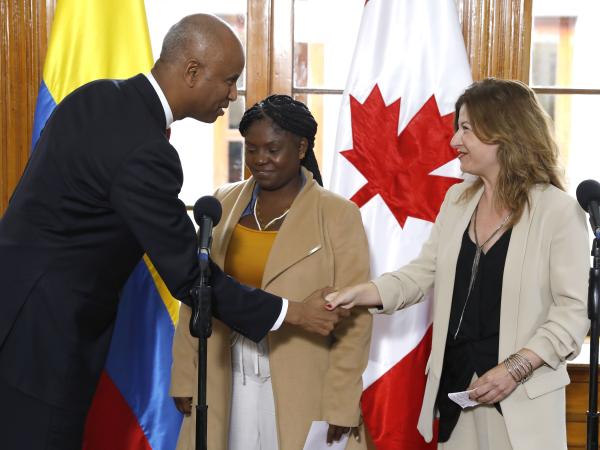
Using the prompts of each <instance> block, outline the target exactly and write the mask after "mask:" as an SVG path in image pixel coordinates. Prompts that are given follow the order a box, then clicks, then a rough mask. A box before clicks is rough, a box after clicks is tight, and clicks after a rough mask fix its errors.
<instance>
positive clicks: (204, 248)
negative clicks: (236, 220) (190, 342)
mask: <svg viewBox="0 0 600 450" xmlns="http://www.w3.org/2000/svg"><path fill="white" fill-rule="evenodd" d="M221 212H222V211H221V204H220V203H219V200H217V199H216V198H214V197H212V196H210V195H207V196H205V197H200V198H199V199H198V201H196V204H195V205H194V220H195V221H196V223H197V224H198V227H199V228H198V247H199V248H200V251H199V254H198V256H199V260H200V261H199V262H200V278H199V280H198V284H197V285H196V286H194V287H193V288H192V289H191V291H190V295H191V297H192V317H191V318H190V334H191V335H192V336H194V337H197V338H203V339H204V344H206V338H207V337H209V336H210V335H211V333H212V323H211V305H210V302H211V286H210V282H209V278H210V270H209V267H208V257H209V254H210V242H211V241H212V229H213V226H215V225H216V224H218V223H219V220H221ZM201 353H202V352H201Z"/></svg>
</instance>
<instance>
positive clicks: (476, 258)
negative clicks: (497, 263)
mask: <svg viewBox="0 0 600 450" xmlns="http://www.w3.org/2000/svg"><path fill="white" fill-rule="evenodd" d="M478 207H479V205H477V206H475V212H474V213H473V214H475V215H474V217H473V234H474V235H475V256H473V265H472V266H471V279H470V280H469V290H468V291H467V298H466V299H465V304H464V305H463V308H462V311H461V313H460V319H458V326H457V327H456V331H455V332H454V340H456V336H458V332H459V331H460V326H461V325H462V321H463V317H464V315H465V310H466V309H467V303H468V302H469V298H470V297H471V290H472V289H473V284H475V278H477V270H478V269H479V259H480V258H481V252H482V251H483V247H485V244H487V243H488V242H490V241H491V240H492V238H493V237H494V236H496V235H497V234H498V233H499V232H500V230H501V229H502V228H504V225H506V223H507V222H508V219H510V217H511V216H512V213H510V214H509V215H508V216H506V217H505V218H504V220H503V221H502V223H501V224H500V225H498V227H497V228H496V229H495V230H494V232H493V233H492V234H491V235H490V237H489V238H487V239H486V240H485V242H484V243H483V244H481V245H479V239H477V208H478Z"/></svg>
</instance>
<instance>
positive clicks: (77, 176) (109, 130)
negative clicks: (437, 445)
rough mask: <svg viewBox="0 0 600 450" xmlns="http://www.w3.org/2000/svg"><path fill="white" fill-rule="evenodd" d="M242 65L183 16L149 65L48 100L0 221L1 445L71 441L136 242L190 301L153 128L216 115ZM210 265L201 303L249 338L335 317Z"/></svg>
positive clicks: (175, 175)
mask: <svg viewBox="0 0 600 450" xmlns="http://www.w3.org/2000/svg"><path fill="white" fill-rule="evenodd" d="M243 67H244V52H243V49H242V46H241V44H240V42H239V40H238V39H237V37H236V36H235V34H234V33H233V32H232V30H231V29H230V28H229V27H228V26H227V25H226V24H225V23H224V22H222V21H221V20H220V19H217V18H216V17H214V16H209V15H195V16H189V17H186V18H184V19H183V20H182V21H181V22H179V23H178V24H176V25H175V26H174V27H173V28H172V29H171V30H170V31H169V33H168V34H167V36H166V38H165V42H164V44H163V49H162V52H161V56H160V58H159V59H158V61H157V62H156V64H155V66H154V68H153V69H152V72H151V74H148V75H142V74H140V75H137V76H136V77H133V78H131V79H128V80H101V81H96V82H92V83H89V84H87V85H85V86H83V87H81V88H80V89H78V90H77V91H75V92H74V93H72V94H71V95H69V96H68V97H67V98H65V99H64V101H63V102H61V104H59V105H58V106H57V107H56V109H55V110H54V113H53V114H52V116H51V117H50V119H49V120H48V122H47V124H46V127H45V129H44V131H43V132H42V134H41V137H40V139H39V141H38V144H37V146H36V149H35V151H34V152H33V154H32V157H31V159H30V161H29V163H28V166H27V168H26V170H25V172H24V174H23V176H22V178H21V180H20V182H19V185H18V186H17V188H16V189H15V192H14V194H13V197H12V199H11V201H10V204H9V206H8V209H7V210H6V213H5V215H4V217H3V218H2V220H1V221H0V289H1V294H0V399H1V401H0V442H1V445H0V447H1V448H3V449H5V450H13V449H27V450H36V449H60V450H65V449H76V448H80V447H81V436H82V432H83V425H84V421H85V415H86V412H87V410H88V408H89V406H90V402H91V399H92V396H93V393H94V390H95V387H96V384H97V382H98V378H99V375H100V372H101V370H102V367H103V365H104V362H105V357H106V353H107V351H108V347H109V343H110V339H111V335H112V331H113V325H114V320H115V315H116V311H117V304H118V292H119V290H120V288H121V287H122V286H123V284H124V282H125V281H126V279H127V277H128V276H129V274H130V272H131V271H132V269H133V267H134V266H135V265H136V263H137V262H138V261H139V260H140V258H141V256H142V254H143V253H144V252H146V253H147V254H148V255H149V257H150V259H151V260H152V262H153V263H154V265H155V266H156V268H157V269H158V271H159V273H160V274H161V276H162V278H163V280H164V281H165V283H166V285H167V286H168V288H169V290H170V291H171V293H172V294H173V296H175V297H176V298H178V299H180V300H182V301H184V302H189V291H190V288H191V287H192V286H193V285H194V283H195V282H196V280H197V278H198V276H199V267H198V259H197V247H196V238H195V232H194V227H193V224H192V223H191V221H190V219H189V218H188V216H187V213H186V210H185V206H184V205H183V203H182V202H181V201H180V200H178V193H179V191H180V189H181V185H182V182H183V174H182V169H181V164H180V161H179V157H178V155H177V152H176V151H175V149H174V148H173V147H172V146H171V145H170V144H169V142H168V140H167V138H166V136H165V130H166V128H168V127H169V126H170V124H171V122H172V121H173V120H178V119H182V118H185V117H193V118H195V119H197V120H200V121H203V122H214V121H215V120H216V119H217V117H218V116H220V115H222V114H223V110H224V109H225V108H227V106H228V105H229V102H231V101H233V100H235V98H236V97H237V91H236V81H237V79H238V77H239V76H240V74H241V72H242V69H243ZM213 275H214V276H213V279H212V282H213V285H214V289H213V290H214V292H215V293H216V297H217V298H216V299H215V300H214V301H213V312H214V313H215V315H216V316H217V317H219V318H220V319H221V320H223V321H224V322H226V323H227V324H228V325H230V326H231V327H232V328H233V329H236V330H238V331H239V332H240V333H242V334H245V335H247V336H249V337H251V338H252V339H255V340H259V339H261V338H262V337H264V335H265V334H266V333H267V332H268V331H269V330H272V329H276V328H277V327H278V326H279V325H280V324H281V321H282V320H285V321H286V322H289V323H291V324H295V325H299V326H302V327H304V328H306V329H308V330H310V331H313V332H318V333H321V334H327V333H328V332H329V331H331V329H332V328H333V326H334V325H335V323H336V322H337V320H338V319H339V316H337V315H334V314H333V313H330V312H328V311H326V310H325V309H324V308H323V301H322V299H321V298H320V297H321V295H320V293H315V294H313V295H312V296H311V297H310V298H309V299H308V300H307V301H306V302H304V303H296V302H290V303H289V305H288V303H287V300H282V299H281V298H279V297H276V296H273V295H270V294H267V293H265V292H263V291H260V290H250V289H248V288H244V287H243V286H240V285H239V284H237V282H235V281H234V280H232V279H230V278H229V277H227V276H225V275H224V274H223V273H222V272H218V271H216V272H215V273H214V274H213ZM248 297H251V298H250V299H249V298H248ZM249 300H250V301H249Z"/></svg>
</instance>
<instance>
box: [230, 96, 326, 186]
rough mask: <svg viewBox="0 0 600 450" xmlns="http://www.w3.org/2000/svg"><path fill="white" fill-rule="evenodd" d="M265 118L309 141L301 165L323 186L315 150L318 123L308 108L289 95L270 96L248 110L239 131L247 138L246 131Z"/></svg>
mask: <svg viewBox="0 0 600 450" xmlns="http://www.w3.org/2000/svg"><path fill="white" fill-rule="evenodd" d="M265 117H268V118H269V119H271V120H272V121H273V122H274V123H275V124H276V125H277V126H278V127H280V128H281V129H283V130H285V131H289V132H290V133H292V134H294V135H296V136H299V137H301V138H305V139H306V140H307V141H308V148H307V149H306V155H305V156H304V159H302V161H301V162H300V164H302V165H303V166H304V167H306V168H307V169H308V170H310V171H311V172H312V174H313V178H314V179H315V181H316V182H317V183H319V184H320V185H321V186H323V180H322V178H321V172H320V171H319V165H318V163H317V158H316V157H315V152H314V149H313V148H314V146H315V135H316V134H317V121H316V120H315V118H314V117H313V115H312V113H311V112H310V110H309V109H308V107H307V106H306V105H305V104H304V103H302V102H300V101H298V100H294V99H293V98H292V97H290V96H289V95H280V94H274V95H270V96H269V97H267V98H265V99H264V100H262V101H260V102H258V103H255V104H254V106H252V107H251V108H250V109H248V110H246V112H245V113H244V115H243V116H242V120H241V121H240V126H239V130H240V133H241V135H242V136H246V131H248V128H250V125H252V124H253V123H254V122H256V121H257V120H261V119H264V118H265Z"/></svg>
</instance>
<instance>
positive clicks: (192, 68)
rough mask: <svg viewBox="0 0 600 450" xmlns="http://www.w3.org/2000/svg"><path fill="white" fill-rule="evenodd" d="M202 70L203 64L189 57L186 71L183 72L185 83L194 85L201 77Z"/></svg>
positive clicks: (190, 85) (189, 85)
mask: <svg viewBox="0 0 600 450" xmlns="http://www.w3.org/2000/svg"><path fill="white" fill-rule="evenodd" d="M202 70H203V66H202V64H200V62H199V61H198V60H196V59H188V60H187V61H186V63H185V71H184V74H183V77H184V80H185V84H186V85H187V86H188V87H190V88H191V87H194V86H195V85H196V83H197V82H198V80H199V79H200V75H201V74H202Z"/></svg>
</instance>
